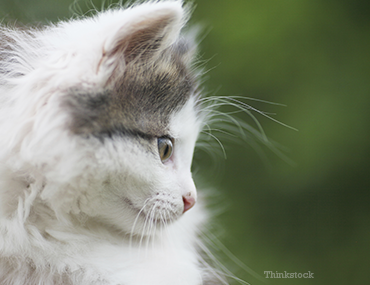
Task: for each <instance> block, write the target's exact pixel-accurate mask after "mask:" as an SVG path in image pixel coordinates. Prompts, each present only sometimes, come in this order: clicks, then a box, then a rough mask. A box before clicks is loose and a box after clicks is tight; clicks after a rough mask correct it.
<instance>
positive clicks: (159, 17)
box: [98, 1, 185, 72]
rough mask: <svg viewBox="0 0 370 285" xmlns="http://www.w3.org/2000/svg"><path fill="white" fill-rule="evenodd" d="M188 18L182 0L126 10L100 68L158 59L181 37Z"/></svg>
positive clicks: (106, 48) (119, 66)
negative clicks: (180, 34) (185, 15)
mask: <svg viewBox="0 0 370 285" xmlns="http://www.w3.org/2000/svg"><path fill="white" fill-rule="evenodd" d="M125 12H126V11H125ZM184 18H185V17H184V11H183V8H182V5H181V2H179V1H176V2H172V1H171V2H163V3H156V4H146V5H140V6H137V7H134V8H131V10H128V11H127V12H126V13H122V21H121V22H120V23H119V26H118V28H116V29H114V30H113V32H111V33H110V34H111V35H110V36H109V37H108V38H107V39H106V41H105V43H104V46H103V54H102V59H101V61H100V64H99V67H98V68H101V67H102V68H104V66H105V67H110V68H111V69H112V70H113V72H115V71H117V69H119V70H122V69H124V68H125V66H127V64H129V63H130V62H133V61H135V62H137V61H140V62H142V63H144V62H150V61H152V60H154V59H155V58H156V57H157V56H158V55H159V54H160V52H161V51H162V50H163V49H165V48H167V47H168V46H170V45H171V44H172V43H173V42H175V40H176V39H177V38H178V36H179V33H180V30H181V28H182V27H183V25H184V22H185V19H184Z"/></svg>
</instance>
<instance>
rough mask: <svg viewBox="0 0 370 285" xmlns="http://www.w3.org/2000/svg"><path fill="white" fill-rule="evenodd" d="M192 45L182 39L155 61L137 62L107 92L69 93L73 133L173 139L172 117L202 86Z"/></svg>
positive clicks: (78, 90) (68, 106)
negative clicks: (192, 62) (187, 56)
mask: <svg viewBox="0 0 370 285" xmlns="http://www.w3.org/2000/svg"><path fill="white" fill-rule="evenodd" d="M187 48H188V47H187V45H186V44H185V42H184V40H180V41H178V42H177V43H175V44H173V45H172V46H170V47H168V48H166V49H165V50H163V51H162V53H161V54H160V56H159V57H157V58H156V59H154V60H151V61H150V60H149V61H147V62H143V61H141V60H133V61H130V62H128V63H127V65H126V66H125V69H124V70H123V74H122V75H121V76H115V77H114V81H113V82H110V84H109V85H108V87H105V89H104V90H102V91H99V92H96V91H91V90H83V89H80V88H78V87H76V88H74V89H70V90H68V95H67V96H66V97H65V99H64V105H65V106H66V107H67V108H68V110H69V112H70V113H71V117H72V118H71V122H70V126H69V128H70V130H71V131H72V132H73V133H75V134H80V135H86V136H89V135H93V136H97V137H105V136H112V135H115V134H134V135H140V136H144V137H145V136H146V137H160V136H164V135H167V133H168V123H169V118H170V116H171V114H173V113H174V112H176V111H177V110H179V109H180V108H181V107H182V106H183V105H184V104H185V103H186V101H187V100H188V99H189V98H190V96H192V95H193V94H194V92H195V90H196V88H197V84H196V79H195V76H194V75H193V73H192V72H191V68H190V67H189V63H188V62H187V60H185V59H184V57H185V54H186V49H187Z"/></svg>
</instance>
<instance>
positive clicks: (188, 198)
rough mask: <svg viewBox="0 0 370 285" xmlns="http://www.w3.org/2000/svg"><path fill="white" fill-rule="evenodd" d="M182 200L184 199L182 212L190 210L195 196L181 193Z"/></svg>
mask: <svg viewBox="0 0 370 285" xmlns="http://www.w3.org/2000/svg"><path fill="white" fill-rule="evenodd" d="M182 200H183V201H184V212H183V213H185V212H186V211H188V210H190V209H191V208H192V207H193V206H194V204H195V198H194V197H193V196H192V195H191V193H188V194H186V195H183V196H182Z"/></svg>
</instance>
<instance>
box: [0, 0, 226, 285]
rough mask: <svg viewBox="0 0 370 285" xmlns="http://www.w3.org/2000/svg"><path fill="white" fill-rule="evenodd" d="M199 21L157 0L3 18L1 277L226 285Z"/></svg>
mask: <svg viewBox="0 0 370 285" xmlns="http://www.w3.org/2000/svg"><path fill="white" fill-rule="evenodd" d="M188 17H189V9H188V8H186V7H185V8H184V7H183V3H182V1H151V2H148V3H142V4H140V5H133V6H131V7H128V8H126V9H123V8H116V9H111V10H108V11H105V12H101V13H97V14H96V15H95V16H93V17H91V18H87V17H81V18H78V19H73V20H70V21H67V22H60V23H58V24H56V25H50V26H48V27H43V28H38V29H28V30H22V29H15V28H6V27H2V28H1V31H0V33H1V44H0V45H1V55H0V60H1V63H0V69H1V70H0V71H1V75H0V84H1V85H0V94H1V95H0V96H1V97H0V100H1V102H0V137H1V141H0V161H1V165H0V283H1V284H16V285H18V284H64V285H67V284H122V285H123V284H124V285H134V284H140V285H142V284H148V285H151V284H153V285H155V284H161V285H165V284H171V285H173V284H176V285H185V284H186V285H193V284H194V285H200V284H226V281H225V280H224V279H223V278H222V277H220V276H219V275H218V274H217V273H216V271H215V270H212V269H210V268H209V266H208V265H207V264H206V263H205V261H204V259H203V257H202V254H201V253H200V249H199V248H200V247H202V245H201V243H200V241H199V237H198V235H199V230H200V228H201V227H202V225H203V224H204V223H205V222H206V218H207V214H206V212H205V211H204V210H203V208H202V205H200V203H199V201H198V202H197V203H196V201H197V192H196V188H195V185H194V182H193V179H192V173H191V171H190V167H191V162H192V156H193V150H194V146H195V143H196V141H197V137H198V135H199V133H200V131H201V129H202V127H203V126H204V125H205V116H204V114H205V113H207V112H202V111H203V110H202V106H203V105H204V104H202V99H200V96H199V88H198V74H197V72H196V71H195V69H194V68H193V61H194V58H195V57H196V47H195V43H194V42H195V41H194V39H193V38H192V37H191V36H189V35H187V36H186V35H182V34H181V30H182V28H183V27H184V25H185V23H186V21H187V19H188ZM195 204H196V205H195Z"/></svg>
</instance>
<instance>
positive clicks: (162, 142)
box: [158, 138, 173, 163]
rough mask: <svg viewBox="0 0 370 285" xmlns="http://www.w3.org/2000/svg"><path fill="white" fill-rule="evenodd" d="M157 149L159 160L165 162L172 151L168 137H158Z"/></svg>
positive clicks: (171, 144)
mask: <svg viewBox="0 0 370 285" xmlns="http://www.w3.org/2000/svg"><path fill="white" fill-rule="evenodd" d="M158 151H159V157H160V158H161V161H162V162H163V163H165V162H166V161H167V160H169V159H170V158H171V155H172V151H173V143H172V140H171V139H169V138H158Z"/></svg>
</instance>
